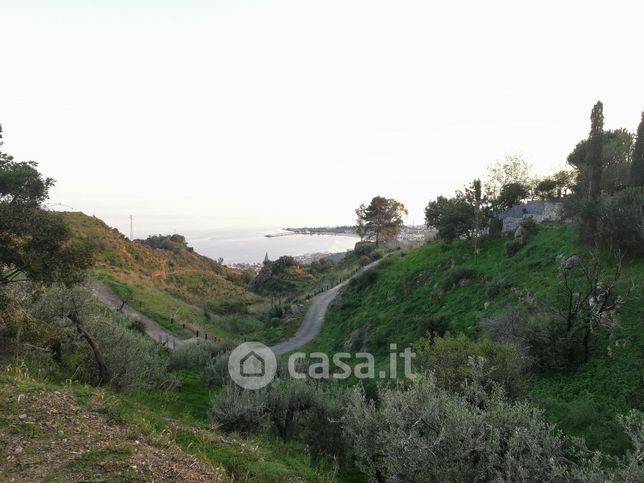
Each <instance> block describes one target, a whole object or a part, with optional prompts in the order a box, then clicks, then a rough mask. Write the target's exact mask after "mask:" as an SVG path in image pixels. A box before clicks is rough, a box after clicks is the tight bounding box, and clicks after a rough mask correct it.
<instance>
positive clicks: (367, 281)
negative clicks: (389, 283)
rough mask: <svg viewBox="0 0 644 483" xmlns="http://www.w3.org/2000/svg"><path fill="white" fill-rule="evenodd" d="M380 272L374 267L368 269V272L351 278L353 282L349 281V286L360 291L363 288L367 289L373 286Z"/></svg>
mask: <svg viewBox="0 0 644 483" xmlns="http://www.w3.org/2000/svg"><path fill="white" fill-rule="evenodd" d="M379 275H380V273H379V272H378V270H374V269H373V268H372V269H371V270H367V271H366V272H363V273H361V274H360V275H358V276H357V277H355V278H352V279H351V282H349V286H350V287H351V288H352V289H353V290H355V291H356V292H359V291H361V290H365V289H367V288H368V287H371V286H372V285H374V284H375V283H376V282H377V281H378V276H379Z"/></svg>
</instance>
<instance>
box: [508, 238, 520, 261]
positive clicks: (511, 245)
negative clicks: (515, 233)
mask: <svg viewBox="0 0 644 483" xmlns="http://www.w3.org/2000/svg"><path fill="white" fill-rule="evenodd" d="M522 246H523V245H521V243H519V242H518V241H516V240H510V241H508V242H506V244H505V254H506V255H507V256H508V257H513V256H514V255H516V254H517V252H518V251H519V250H521V247H522Z"/></svg>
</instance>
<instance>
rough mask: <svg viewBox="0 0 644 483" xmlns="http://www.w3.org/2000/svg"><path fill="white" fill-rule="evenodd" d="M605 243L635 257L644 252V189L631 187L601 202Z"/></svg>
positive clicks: (602, 237)
mask: <svg viewBox="0 0 644 483" xmlns="http://www.w3.org/2000/svg"><path fill="white" fill-rule="evenodd" d="M600 213H601V214H600V224H599V225H600V229H599V236H600V240H601V242H602V244H603V245H604V246H606V247H608V248H610V249H613V250H621V251H622V252H624V253H628V254H630V255H633V256H641V255H644V188H641V187H640V188H628V189H625V190H622V191H620V192H619V193H617V194H616V195H615V196H614V197H612V198H604V200H603V201H602V204H601V212H600Z"/></svg>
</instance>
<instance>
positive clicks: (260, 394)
mask: <svg viewBox="0 0 644 483" xmlns="http://www.w3.org/2000/svg"><path fill="white" fill-rule="evenodd" d="M209 416H210V419H211V420H212V421H213V423H215V424H216V425H218V426H219V427H220V428H221V429H222V430H224V431H235V432H238V433H246V434H248V433H257V432H261V431H262V430H263V429H264V428H265V427H266V426H267V421H266V408H265V394H264V391H263V390H257V391H246V390H243V389H242V388H240V387H239V386H236V385H233V384H229V385H227V386H225V387H224V388H223V390H222V391H221V393H220V394H219V395H217V396H216V397H215V398H213V400H212V402H211V406H210V411H209Z"/></svg>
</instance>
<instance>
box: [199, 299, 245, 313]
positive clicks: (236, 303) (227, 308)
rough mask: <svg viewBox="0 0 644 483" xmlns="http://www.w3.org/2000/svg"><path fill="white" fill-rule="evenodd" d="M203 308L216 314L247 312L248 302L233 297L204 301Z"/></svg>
mask: <svg viewBox="0 0 644 483" xmlns="http://www.w3.org/2000/svg"><path fill="white" fill-rule="evenodd" d="M204 308H205V309H206V310H208V311H210V312H212V313H215V314H218V315H232V314H247V313H248V302H246V301H245V300H239V299H235V298H233V299H226V300H217V301H210V302H206V303H205V304H204Z"/></svg>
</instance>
